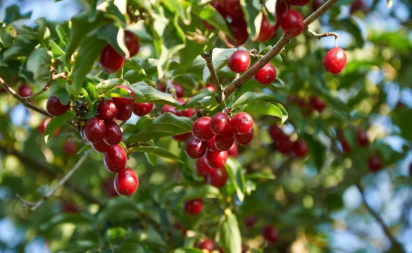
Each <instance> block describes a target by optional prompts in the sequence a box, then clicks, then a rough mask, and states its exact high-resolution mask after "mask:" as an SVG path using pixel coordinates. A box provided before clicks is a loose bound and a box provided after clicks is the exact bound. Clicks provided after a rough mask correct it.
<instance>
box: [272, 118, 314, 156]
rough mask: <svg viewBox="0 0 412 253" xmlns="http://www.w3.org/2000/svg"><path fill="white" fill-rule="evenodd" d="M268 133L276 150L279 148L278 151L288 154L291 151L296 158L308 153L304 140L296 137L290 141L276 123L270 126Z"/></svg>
mask: <svg viewBox="0 0 412 253" xmlns="http://www.w3.org/2000/svg"><path fill="white" fill-rule="evenodd" d="M268 133H269V136H270V138H271V139H272V140H273V141H274V145H275V148H276V150H279V152H280V153H282V154H284V155H289V154H291V153H292V152H293V154H294V155H295V157H297V158H303V157H305V156H306V155H307V154H308V145H307V144H306V141H305V140H303V139H297V140H296V141H292V140H291V139H290V136H288V135H286V134H285V133H284V132H283V130H282V129H281V128H280V127H278V126H277V125H272V126H270V127H269V129H268Z"/></svg>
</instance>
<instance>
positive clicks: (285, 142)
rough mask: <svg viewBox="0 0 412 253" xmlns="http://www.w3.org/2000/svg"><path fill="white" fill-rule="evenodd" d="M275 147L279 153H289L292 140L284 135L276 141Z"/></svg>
mask: <svg viewBox="0 0 412 253" xmlns="http://www.w3.org/2000/svg"><path fill="white" fill-rule="evenodd" d="M277 148H278V149H279V151H280V153H282V154H285V155H286V154H289V153H290V152H291V151H292V150H293V142H292V141H291V140H290V139H289V137H287V136H286V137H284V138H282V139H280V140H279V141H278V143H277Z"/></svg>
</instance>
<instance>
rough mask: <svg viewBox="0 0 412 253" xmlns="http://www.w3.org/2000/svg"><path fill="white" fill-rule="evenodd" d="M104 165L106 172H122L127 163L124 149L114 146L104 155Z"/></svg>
mask: <svg viewBox="0 0 412 253" xmlns="http://www.w3.org/2000/svg"><path fill="white" fill-rule="evenodd" d="M103 161H104V165H105V166H106V168H107V170H109V171H110V172H113V173H117V172H119V171H122V170H124V168H126V163H127V154H126V151H125V150H124V148H123V147H122V146H120V145H114V146H111V147H110V148H109V150H108V151H107V152H106V153H105V154H104V157H103Z"/></svg>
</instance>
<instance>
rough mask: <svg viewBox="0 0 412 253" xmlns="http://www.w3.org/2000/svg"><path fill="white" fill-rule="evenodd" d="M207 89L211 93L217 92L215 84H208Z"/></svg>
mask: <svg viewBox="0 0 412 253" xmlns="http://www.w3.org/2000/svg"><path fill="white" fill-rule="evenodd" d="M205 89H206V90H208V91H210V92H215V91H216V88H215V86H214V85H213V84H211V83H207V84H206V85H205Z"/></svg>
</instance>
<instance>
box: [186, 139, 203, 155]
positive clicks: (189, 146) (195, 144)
mask: <svg viewBox="0 0 412 253" xmlns="http://www.w3.org/2000/svg"><path fill="white" fill-rule="evenodd" d="M185 151H186V155H187V156H188V157H190V158H192V159H197V158H200V157H202V156H203V155H204V154H205V153H206V143H204V142H203V141H201V140H199V139H196V138H194V137H192V138H190V139H189V140H188V141H187V143H186V147H185Z"/></svg>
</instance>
